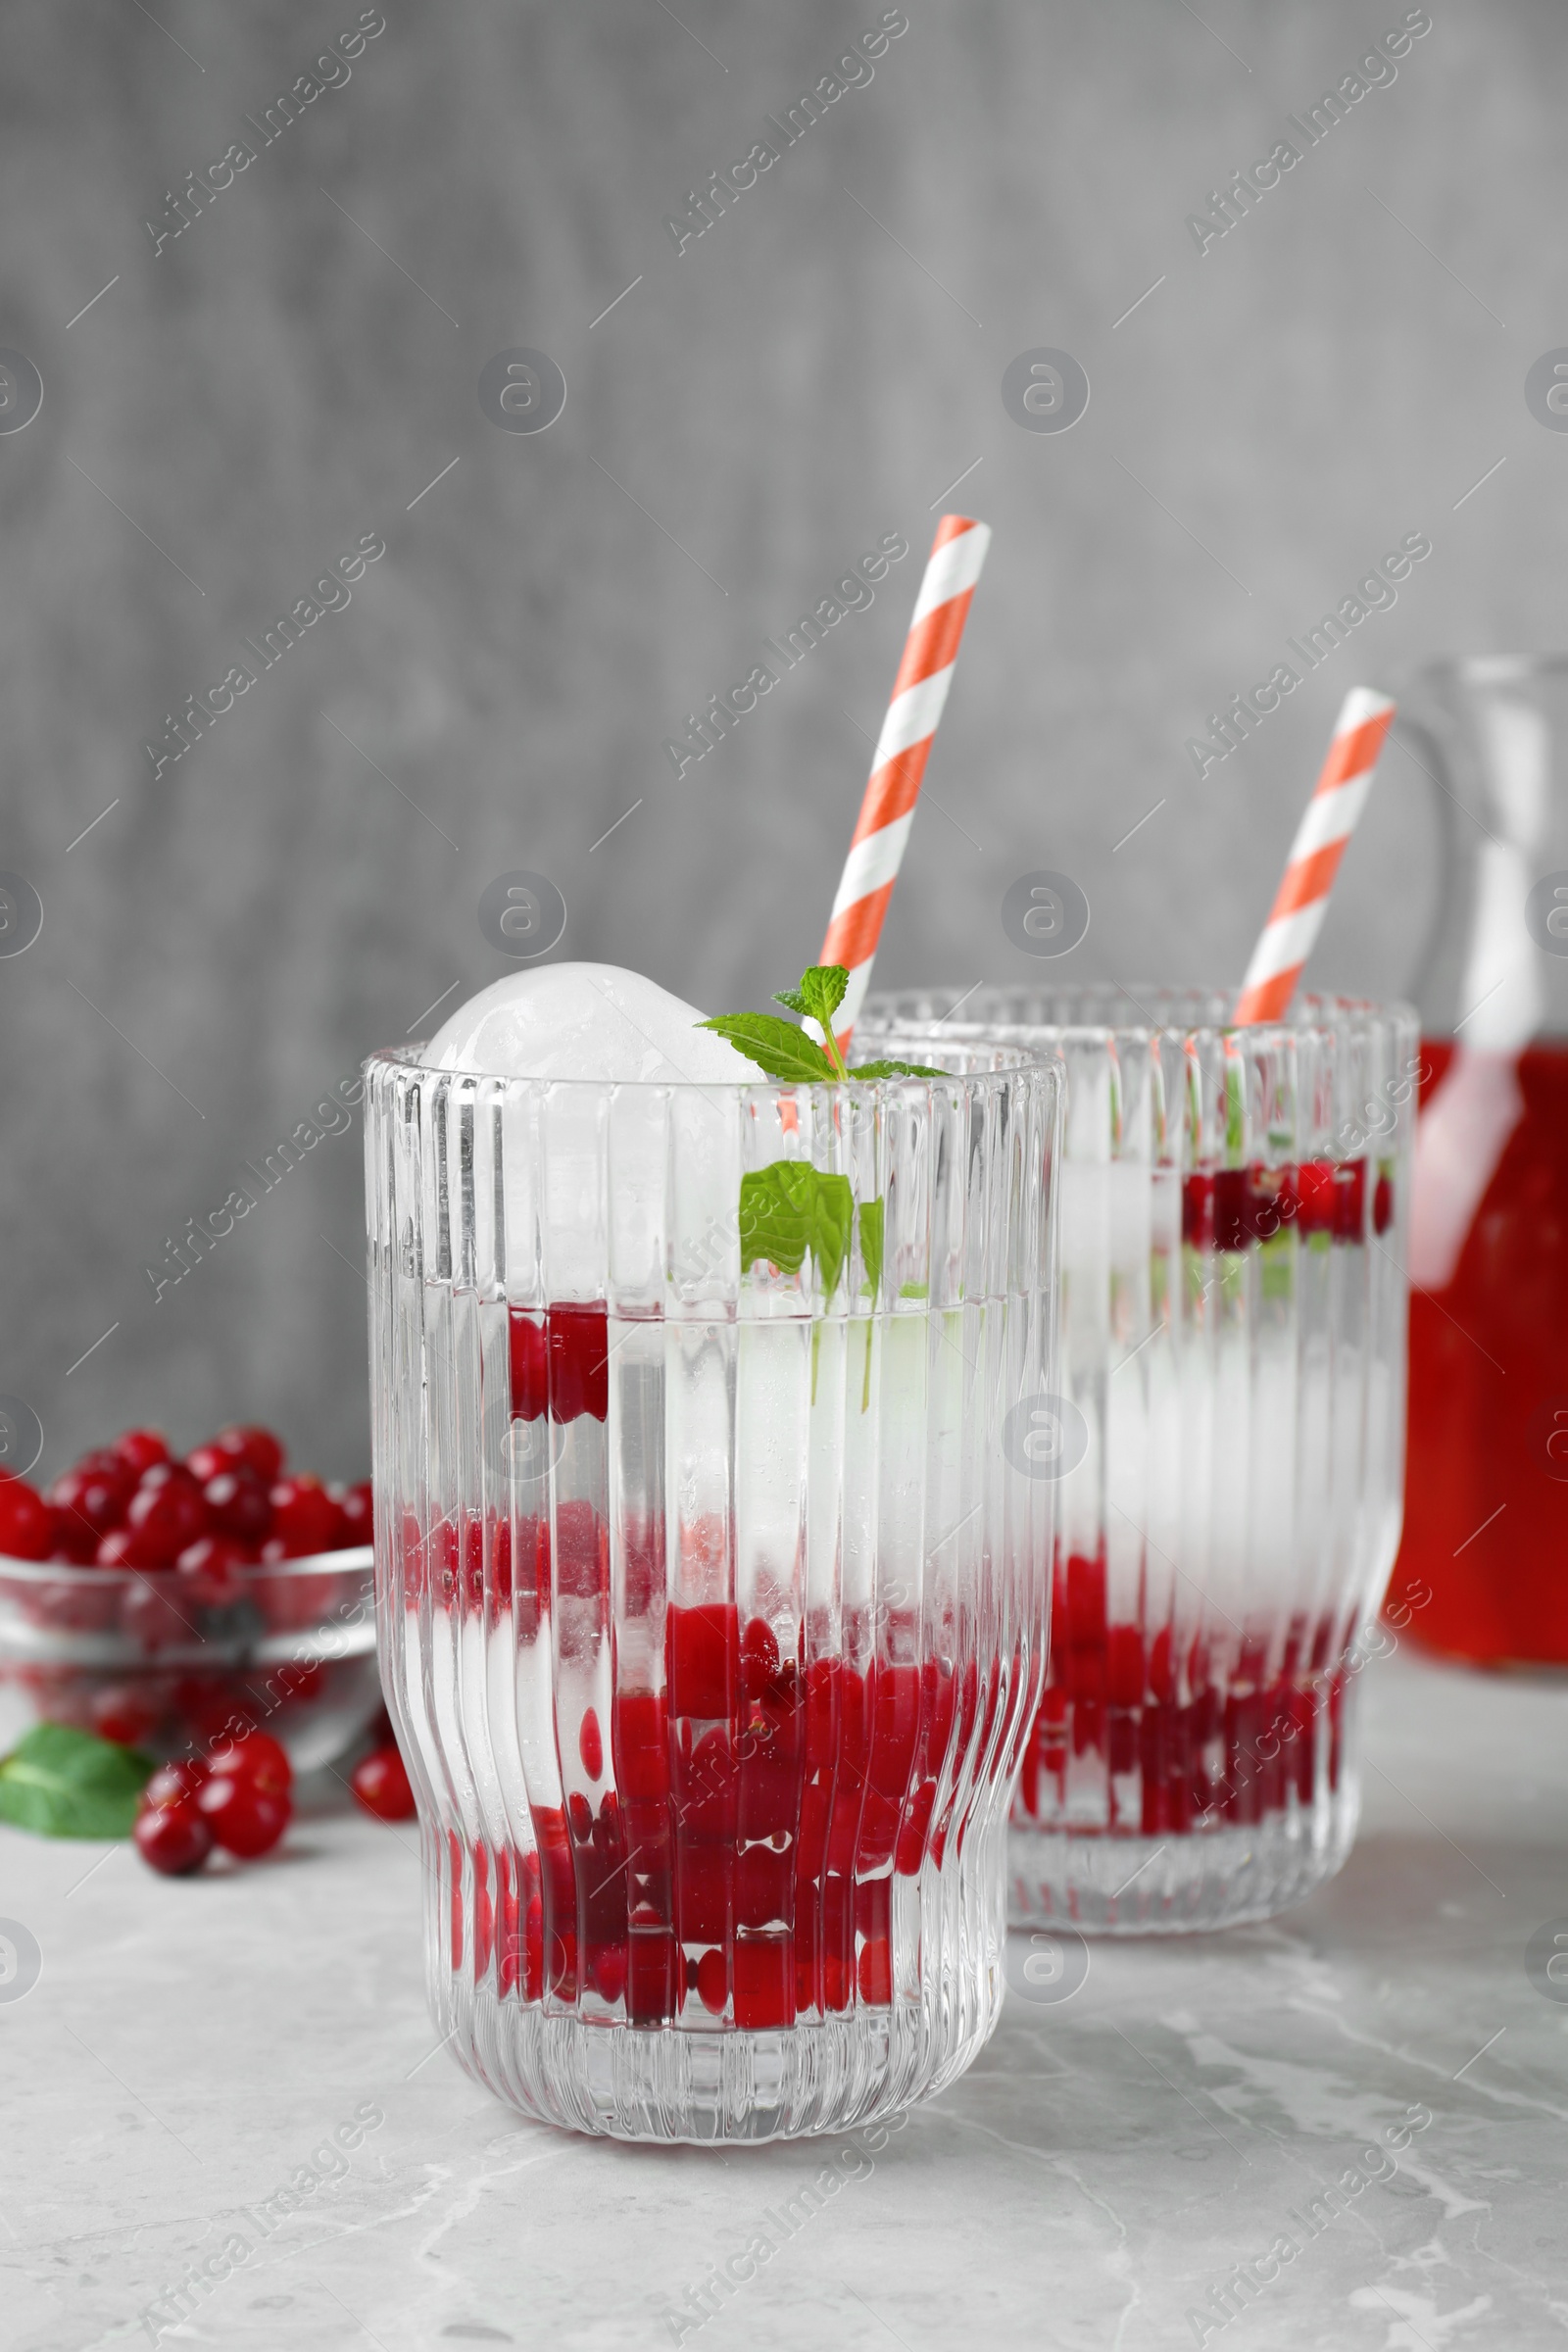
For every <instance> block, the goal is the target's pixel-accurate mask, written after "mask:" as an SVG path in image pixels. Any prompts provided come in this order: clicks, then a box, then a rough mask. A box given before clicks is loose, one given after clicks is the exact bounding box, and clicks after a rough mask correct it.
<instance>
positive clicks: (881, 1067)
mask: <svg viewBox="0 0 1568 2352" xmlns="http://www.w3.org/2000/svg"><path fill="white" fill-rule="evenodd" d="M850 1076H851V1077H852V1078H951V1077H952V1076H953V1072H952V1071H951V1070H933V1069H930V1068H928V1067H927V1066H926V1064H925V1063H924V1062H921V1061H858V1062H857V1063H856V1065H855V1067H854V1069H853V1070H852V1071H851V1072H850Z"/></svg>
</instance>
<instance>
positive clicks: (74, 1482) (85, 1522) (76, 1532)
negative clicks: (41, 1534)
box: [48, 1462, 134, 1561]
mask: <svg viewBox="0 0 1568 2352" xmlns="http://www.w3.org/2000/svg"><path fill="white" fill-rule="evenodd" d="M133 1485H134V1480H133V1478H132V1475H131V1473H130V1471H129V1470H128V1469H127V1467H126V1466H125V1464H124V1463H123V1462H116V1463H115V1465H114V1468H113V1469H112V1470H106V1469H104V1468H103V1467H101V1466H100V1465H99V1464H97V1463H92V1464H88V1463H86V1462H79V1463H78V1464H77V1465H76V1467H75V1469H73V1470H68V1471H67V1472H66V1473H65V1475H64V1477H62V1478H57V1479H56V1480H55V1483H54V1485H53V1486H52V1487H51V1488H50V1489H49V1496H48V1499H49V1500H50V1502H52V1503H53V1505H54V1507H55V1509H56V1510H57V1511H58V1512H59V1514H60V1517H59V1520H58V1523H57V1526H56V1535H57V1537H58V1539H59V1542H60V1543H61V1544H62V1545H63V1547H64V1548H65V1550H67V1551H68V1552H69V1553H70V1555H71V1557H72V1558H73V1559H74V1560H81V1561H87V1560H90V1559H92V1558H93V1557H94V1555H95V1554H96V1552H97V1549H98V1544H99V1541H100V1539H101V1538H102V1537H104V1536H107V1535H108V1533H109V1531H110V1529H111V1528H112V1527H119V1526H120V1524H121V1522H122V1520H123V1518H124V1516H125V1506H126V1504H127V1503H128V1502H129V1500H130V1496H131V1490H132V1487H133Z"/></svg>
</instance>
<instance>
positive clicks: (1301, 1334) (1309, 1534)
mask: <svg viewBox="0 0 1568 2352" xmlns="http://www.w3.org/2000/svg"><path fill="white" fill-rule="evenodd" d="M951 1002H952V992H945V991H934V990H917V991H912V992H910V993H909V994H907V995H906V996H902V997H891V998H881V999H873V1000H872V1001H871V1003H870V1004H869V1005H867V1006H866V1008H865V1011H864V1013H863V1014H862V1016H861V1022H860V1027H859V1031H858V1038H859V1041H860V1044H861V1048H862V1050H876V1049H875V1047H874V1045H873V1043H872V1041H873V1040H875V1039H876V1038H877V1036H878V1035H879V1034H881V1035H882V1036H883V1037H884V1039H886V1038H887V1037H888V1036H890V1035H891V1036H892V1037H893V1038H896V1037H897V1035H898V1033H899V1032H900V1030H901V1029H902V1028H904V1027H905V1026H906V1025H911V1024H912V1025H915V1026H919V1025H923V1024H926V1023H928V1022H929V1021H930V1020H931V1019H932V1018H933V1017H935V1016H937V1015H938V1014H940V1013H941V1011H942V1009H943V1007H944V1005H946V1004H948V1003H951ZM1230 1004H1231V1000H1230V999H1229V997H1227V996H1223V995H1220V994H1217V993H1214V994H1208V993H1204V992H1199V991H1188V992H1171V991H1165V990H1156V989H1146V988H1138V989H1135V990H1130V991H1128V990H1122V989H1119V988H1115V987H1110V986H1106V987H1101V988H1095V987H1087V988H1078V989H1059V990H1053V989H1044V988H1034V989H1029V988H1024V989H1001V988H999V989H987V990H983V991H979V992H976V993H975V994H972V995H970V996H969V997H968V998H966V999H965V1000H964V1001H963V1002H962V1004H961V1006H960V1007H959V1020H958V1021H957V1022H956V1023H955V1024H954V1025H953V1028H954V1033H955V1034H956V1036H958V1037H962V1038H969V1039H972V1040H974V1041H975V1042H977V1043H978V1042H981V1041H989V1042H992V1043H997V1042H1001V1041H1004V1040H1005V1041H1010V1042H1014V1043H1016V1042H1019V1041H1020V1040H1022V1041H1028V1040H1033V1041H1034V1042H1035V1043H1037V1044H1038V1045H1039V1047H1040V1048H1041V1050H1042V1051H1048V1052H1051V1053H1058V1052H1059V1054H1061V1056H1062V1058H1063V1061H1064V1063H1065V1066H1066V1073H1067V1108H1066V1120H1065V1126H1064V1130H1063V1142H1062V1158H1061V1163H1060V1169H1059V1182H1060V1190H1061V1354H1060V1364H1061V1384H1060V1397H1061V1401H1060V1406H1059V1413H1058V1421H1059V1435H1058V1447H1057V1467H1058V1469H1059V1471H1060V1474H1061V1475H1060V1488H1059V1495H1058V1499H1057V1512H1056V1529H1055V1559H1054V1609H1053V1630H1052V1648H1051V1658H1050V1662H1049V1667H1048V1672H1047V1681H1046V1690H1045V1694H1044V1697H1043V1700H1042V1704H1041V1709H1040V1714H1039V1718H1038V1720H1037V1723H1036V1726H1035V1731H1034V1737H1033V1739H1032V1740H1031V1741H1030V1743H1029V1747H1028V1751H1027V1754H1026V1757H1025V1762H1024V1769H1023V1774H1022V1779H1021V1782H1020V1787H1019V1792H1018V1797H1017V1800H1016V1803H1015V1805H1014V1809H1013V1826H1012V1833H1011V1838H1010V1868H1009V1877H1010V1889H1011V1892H1010V1904H1009V1908H1010V1914H1011V1916H1012V1918H1013V1919H1014V1921H1015V1922H1016V1923H1018V1924H1032V1923H1054V1922H1063V1921H1065V1922H1069V1923H1071V1924H1073V1925H1075V1926H1077V1927H1079V1928H1081V1929H1084V1930H1089V1931H1094V1930H1099V1931H1101V1932H1103V1933H1126V1934H1138V1933H1148V1932H1150V1931H1151V1930H1158V1929H1181V1928H1205V1927H1219V1926H1223V1925H1228V1924H1230V1923H1232V1922H1234V1921H1237V1920H1241V1919H1256V1918H1262V1917H1265V1916H1267V1915H1268V1914H1269V1913H1271V1912H1274V1911H1277V1910H1280V1909H1281V1908H1283V1907H1284V1906H1285V1905H1286V1904H1288V1903H1292V1902H1295V1901H1297V1900H1299V1898H1300V1897H1301V1896H1302V1895H1304V1894H1306V1893H1308V1892H1309V1891H1310V1890H1311V1888H1312V1887H1315V1886H1317V1885H1318V1884H1319V1883H1320V1882H1321V1881H1322V1880H1324V1879H1326V1878H1329V1877H1330V1876H1332V1874H1333V1873H1334V1872H1335V1871H1336V1870H1338V1869H1339V1868H1340V1866H1341V1864H1342V1863H1343V1861H1344V1860H1345V1857H1346V1855H1347V1853H1348V1850H1349V1847H1350V1842H1351V1839H1352V1838H1353V1836H1354V1833H1355V1823H1356V1817H1357V1813H1358V1810H1359V1763H1358V1740H1357V1731H1356V1715H1357V1697H1358V1691H1357V1682H1356V1677H1357V1672H1358V1669H1359V1666H1360V1664H1361V1663H1362V1662H1364V1658H1365V1654H1366V1651H1365V1645H1364V1637H1365V1635H1366V1634H1367V1631H1368V1629H1369V1628H1370V1625H1371V1621H1372V1619H1373V1616H1374V1614H1375V1612H1376V1610H1377V1607H1378V1604H1379V1602H1380V1600H1381V1598H1382V1595H1383V1591H1384V1587H1385V1585H1386V1584H1387V1582H1388V1577H1389V1572H1390V1569H1391V1567H1392V1565H1393V1562H1394V1556H1395V1552H1396V1549H1397V1544H1398V1535H1399V1518H1400V1499H1401V1494H1402V1481H1403V1463H1404V1420H1405V1334H1406V1309H1407V1286H1406V1280H1405V1231H1406V1221H1407V1214H1408V1200H1409V1181H1408V1179H1409V1157H1410V1143H1411V1135H1412V1131H1413V1128H1414V1123H1415V1105H1414V1096H1415V1091H1416V1073H1417V1069H1418V1059H1417V1052H1416V1028H1415V1021H1414V1016H1413V1014H1411V1013H1410V1012H1409V1011H1407V1010H1406V1009H1403V1008H1401V1007H1394V1008H1392V1009H1382V1008H1379V1007H1378V1006H1375V1005H1365V1004H1359V1003H1353V1002H1350V1001H1348V1000H1346V999H1343V998H1322V997H1306V998H1302V999H1300V1000H1299V1005H1298V1009H1297V1010H1296V1011H1295V1012H1294V1013H1293V1015H1292V1016H1291V1018H1290V1019H1289V1020H1287V1021H1284V1022H1280V1023H1276V1024H1272V1025H1270V1026H1267V1027H1259V1028H1251V1029H1242V1030H1235V1029H1228V1028H1227V1027H1226V1023H1227V1021H1228V1019H1229V1013H1230ZM881 1050H882V1051H884V1052H894V1053H896V1052H900V1051H902V1048H901V1047H900V1046H898V1045H897V1044H896V1043H887V1042H884V1044H883V1045H882V1047H881Z"/></svg>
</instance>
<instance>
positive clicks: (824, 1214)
mask: <svg viewBox="0 0 1568 2352" xmlns="http://www.w3.org/2000/svg"><path fill="white" fill-rule="evenodd" d="M854 1214H855V1195H854V1194H853V1193H852V1191H851V1190H850V1180H849V1178H848V1177H847V1176H824V1175H823V1174H822V1171H821V1170H820V1168H819V1169H817V1171H816V1193H815V1198H814V1200H813V1201H812V1203H811V1248H812V1250H813V1251H814V1252H815V1255H816V1270H817V1272H818V1274H819V1275H820V1276H821V1278H822V1296H823V1297H824V1298H825V1299H831V1298H832V1296H833V1294H834V1292H835V1291H836V1290H837V1289H838V1287H839V1276H840V1275H841V1274H842V1273H843V1271H844V1260H845V1259H846V1257H848V1255H849V1253H850V1221H851V1219H852V1218H853V1216H854Z"/></svg>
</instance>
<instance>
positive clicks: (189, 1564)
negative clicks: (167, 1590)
mask: <svg viewBox="0 0 1568 2352" xmlns="http://www.w3.org/2000/svg"><path fill="white" fill-rule="evenodd" d="M244 1557H245V1553H244V1549H243V1547H242V1546H241V1545H240V1544H236V1543H235V1541H234V1539H233V1537H232V1536H198V1537H197V1539H196V1541H195V1543H194V1544H186V1546H185V1548H184V1550H183V1551H182V1552H181V1553H180V1555H179V1557H178V1559H177V1560H176V1561H175V1562H174V1566H175V1568H176V1569H177V1570H178V1572H179V1579H180V1583H181V1585H182V1586H183V1587H184V1589H185V1592H186V1593H188V1594H189V1596H190V1598H191V1600H192V1601H193V1602H194V1603H195V1604H196V1605H197V1606H198V1607H200V1608H204V1609H221V1608H227V1607H228V1606H229V1605H230V1604H231V1603H232V1602H234V1601H236V1600H238V1598H239V1595H240V1583H239V1578H238V1577H237V1576H236V1575H235V1573H234V1572H235V1570H236V1569H237V1568H238V1567H239V1566H240V1565H241V1563H242V1562H243V1560H244Z"/></svg>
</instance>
